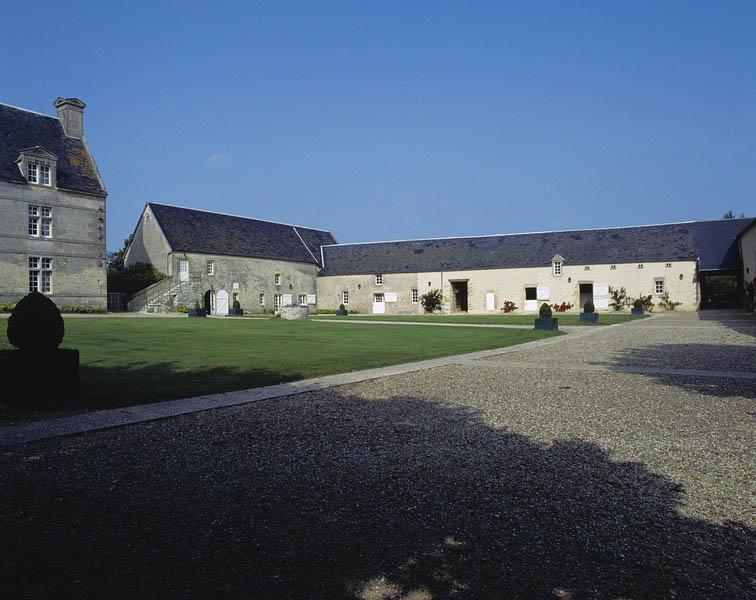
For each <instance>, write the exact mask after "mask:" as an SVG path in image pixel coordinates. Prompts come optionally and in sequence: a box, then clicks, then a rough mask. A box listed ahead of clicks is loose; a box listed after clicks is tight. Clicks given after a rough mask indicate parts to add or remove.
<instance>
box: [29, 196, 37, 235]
mask: <svg viewBox="0 0 756 600" xmlns="http://www.w3.org/2000/svg"><path fill="white" fill-rule="evenodd" d="M39 219H40V216H39V206H35V205H33V204H30V205H29V235H33V236H35V237H37V236H39Z"/></svg>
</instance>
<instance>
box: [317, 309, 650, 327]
mask: <svg viewBox="0 0 756 600" xmlns="http://www.w3.org/2000/svg"><path fill="white" fill-rule="evenodd" d="M535 316H536V315H535V314H532V315H505V314H502V313H499V314H494V315H441V314H436V315H349V316H348V317H337V316H336V315H314V316H313V318H317V319H321V318H323V319H344V318H349V319H365V320H369V321H412V322H417V323H467V324H468V325H532V324H533V319H534V318H535ZM553 316H554V317H556V318H558V319H559V324H560V325H589V324H588V323H581V322H580V316H579V315H578V314H576V313H572V314H570V313H566V314H565V313H558V312H555V313H554V315H553ZM643 318H644V317H636V316H633V315H627V314H622V313H618V314H614V313H601V314H600V315H599V320H598V324H599V325H613V324H614V323H624V322H625V321H631V320H635V319H643Z"/></svg>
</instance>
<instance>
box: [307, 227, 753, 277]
mask: <svg viewBox="0 0 756 600" xmlns="http://www.w3.org/2000/svg"><path fill="white" fill-rule="evenodd" d="M753 221H754V219H730V220H720V221H701V222H689V223H672V224H668V225H644V226H638V227H618V228H611V229H588V230H576V231H551V232H541V233H521V234H520V233H518V234H503V235H488V236H476V237H458V238H440V239H426V240H404V241H392V242H371V243H362V244H336V245H331V246H324V247H323V257H324V260H325V266H324V270H323V271H322V272H321V274H322V275H357V274H367V273H416V272H432V271H459V270H470V269H497V268H516V267H541V266H545V265H549V264H551V259H552V258H553V257H554V256H555V255H560V256H562V257H564V262H565V264H567V265H569V264H573V265H574V264H607V263H610V264H613V263H636V262H637V263H642V262H666V261H674V260H698V259H700V264H701V268H737V264H738V261H739V256H738V251H737V243H736V240H735V238H736V237H737V235H738V234H739V233H740V231H742V230H744V229H745V228H747V227H748V226H749V225H750V224H751V223H752V222H753ZM733 252H734V254H733ZM713 265H719V266H713ZM732 265H735V266H732Z"/></svg>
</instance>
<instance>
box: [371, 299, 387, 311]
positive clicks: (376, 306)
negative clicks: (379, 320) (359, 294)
mask: <svg viewBox="0 0 756 600" xmlns="http://www.w3.org/2000/svg"><path fill="white" fill-rule="evenodd" d="M385 312H386V303H385V302H384V301H383V294H373V314H374V315H382V314H385Z"/></svg>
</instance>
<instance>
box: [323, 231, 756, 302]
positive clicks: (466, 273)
mask: <svg viewBox="0 0 756 600" xmlns="http://www.w3.org/2000/svg"><path fill="white" fill-rule="evenodd" d="M753 222H754V220H753V219H732V220H720V221H702V222H693V223H677V224H669V225H651V226H641V227H621V228H613V229H593V230H584V231H563V232H544V233H531V234H510V235H495V236H478V237H466V238H446V239H431V240H406V241H396V242H376V243H363V244H337V245H326V246H324V247H323V268H322V270H321V271H320V273H319V277H318V297H319V298H320V305H321V307H323V308H335V307H338V306H339V305H340V304H344V305H345V307H346V308H349V309H350V310H353V311H355V312H359V313H372V314H415V313H421V312H422V311H423V309H422V305H421V303H420V299H421V297H422V295H423V294H424V293H426V292H428V291H429V290H433V289H439V290H441V291H442V293H443V298H444V304H443V311H444V312H446V313H458V312H469V313H495V312H499V311H500V310H501V308H502V306H503V304H504V302H505V301H511V302H514V303H515V305H516V306H517V307H518V309H517V311H518V312H533V313H535V312H536V311H537V310H538V307H539V306H540V305H541V304H543V303H544V302H548V303H549V304H562V303H566V304H569V305H572V307H573V310H579V309H580V308H581V307H582V306H583V305H584V304H585V302H586V301H587V300H591V301H593V303H594V305H595V307H596V309H597V310H609V307H610V303H611V297H610V290H611V289H617V290H618V289H620V288H623V287H624V288H625V290H626V291H627V294H628V296H629V297H631V298H638V297H640V296H649V295H650V296H652V298H655V300H654V302H658V300H659V299H661V297H662V296H663V295H665V294H668V296H669V298H670V300H672V301H674V302H680V303H681V304H680V306H679V307H678V310H697V309H698V308H700V307H702V308H715V307H720V306H722V305H727V306H738V305H739V304H742V297H743V287H742V284H741V283H739V281H738V277H737V273H738V272H739V270H740V269H741V266H740V265H741V259H740V252H739V250H738V236H739V235H740V233H741V232H743V231H744V230H746V229H747V228H748V227H749V226H750V225H751V224H752V223H753ZM749 239H750V238H749ZM745 243H746V244H748V243H749V242H748V240H745ZM741 281H742V279H741Z"/></svg>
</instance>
